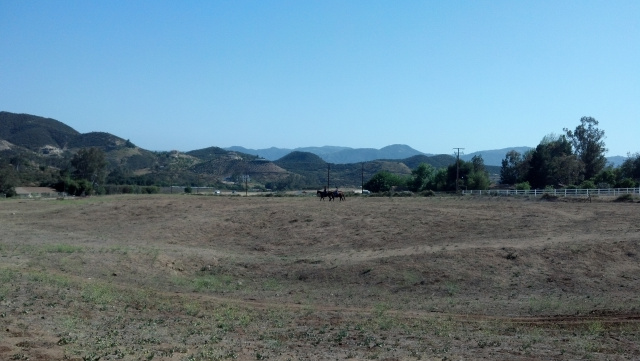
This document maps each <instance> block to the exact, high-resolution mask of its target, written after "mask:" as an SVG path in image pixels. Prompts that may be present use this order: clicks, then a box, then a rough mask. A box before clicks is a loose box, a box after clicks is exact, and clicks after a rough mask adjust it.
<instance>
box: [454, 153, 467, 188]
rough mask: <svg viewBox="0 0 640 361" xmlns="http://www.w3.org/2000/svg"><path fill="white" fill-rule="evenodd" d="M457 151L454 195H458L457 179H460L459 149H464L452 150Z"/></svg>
mask: <svg viewBox="0 0 640 361" xmlns="http://www.w3.org/2000/svg"><path fill="white" fill-rule="evenodd" d="M453 149H455V150H457V156H456V194H458V179H459V178H460V149H462V150H464V148H453Z"/></svg>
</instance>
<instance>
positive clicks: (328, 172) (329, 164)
mask: <svg viewBox="0 0 640 361" xmlns="http://www.w3.org/2000/svg"><path fill="white" fill-rule="evenodd" d="M330 172H331V163H327V188H328V189H331V182H330V180H331V176H330Z"/></svg>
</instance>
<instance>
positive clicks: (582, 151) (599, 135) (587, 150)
mask: <svg viewBox="0 0 640 361" xmlns="http://www.w3.org/2000/svg"><path fill="white" fill-rule="evenodd" d="M563 130H564V131H565V133H566V134H567V138H568V139H569V141H570V142H571V145H572V146H573V149H574V152H575V154H576V156H577V157H578V159H580V160H581V161H582V163H584V178H585V179H591V178H593V177H594V176H595V175H596V174H598V173H599V172H600V171H601V170H603V169H604V167H605V166H606V165H607V159H606V158H605V156H604V155H605V153H606V152H607V148H605V144H604V138H605V136H604V130H601V129H598V121H597V120H595V119H594V118H592V117H582V118H580V125H578V126H577V127H576V129H575V130H573V131H572V130H569V129H567V128H564V129H563Z"/></svg>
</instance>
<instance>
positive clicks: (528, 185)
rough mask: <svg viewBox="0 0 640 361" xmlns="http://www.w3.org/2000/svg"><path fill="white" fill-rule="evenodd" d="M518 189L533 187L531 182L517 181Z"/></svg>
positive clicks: (524, 189) (526, 189)
mask: <svg viewBox="0 0 640 361" xmlns="http://www.w3.org/2000/svg"><path fill="white" fill-rule="evenodd" d="M516 189H517V190H519V191H528V190H530V189H531V184H529V182H522V183H516Z"/></svg>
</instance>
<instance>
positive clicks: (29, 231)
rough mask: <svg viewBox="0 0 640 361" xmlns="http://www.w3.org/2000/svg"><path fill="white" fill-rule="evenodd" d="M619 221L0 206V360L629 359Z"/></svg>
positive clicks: (274, 202)
mask: <svg viewBox="0 0 640 361" xmlns="http://www.w3.org/2000/svg"><path fill="white" fill-rule="evenodd" d="M636 213H637V212H636V209H635V207H634V206H633V204H630V205H629V207H627V206H625V207H620V206H616V205H615V204H614V203H613V202H611V201H610V200H603V199H598V200H597V201H595V202H593V203H569V202H530V201H528V200H527V199H518V200H516V199H505V198H497V199H496V198H479V197H478V198H473V197H472V198H466V197H464V198H460V197H427V198H425V197H407V198H393V199H389V198H386V197H359V198H355V197H354V198H352V199H349V200H348V201H347V202H343V203H335V204H334V203H328V202H319V201H317V199H315V198H312V199H310V198H304V197H279V198H265V197H248V198H245V197H238V198H236V197H180V196H169V195H166V196H153V197H150V196H143V195H138V196H131V195H128V196H119V197H100V198H87V199H85V200H81V201H73V202H70V201H67V202H54V201H52V202H36V201H26V202H25V201H9V200H8V201H4V202H1V203H0V222H2V224H3V235H2V238H1V242H0V317H1V319H2V320H3V330H1V331H0V332H1V333H2V334H1V336H2V337H0V358H2V359H11V358H12V357H16V358H18V359H38V358H47V357H48V358H49V359H71V360H83V359H94V360H96V359H124V360H140V359H175V360H216V359H234V358H237V359H336V358H337V359H347V358H349V357H350V358H356V359H402V360H418V359H429V358H444V357H446V358H451V359H457V358H465V359H467V358H468V359H473V358H483V357H484V358H490V359H497V360H500V359H502V360H511V359H517V358H522V357H526V358H536V359H537V358H550V359H582V358H585V357H587V356H588V357H590V358H592V359H618V358H619V359H634V358H638V357H640V354H639V353H638V350H637V349H636V348H635V347H632V346H631V345H634V344H635V343H637V342H638V340H640V324H639V323H638V322H637V310H636V308H637V296H636V295H637V292H638V291H640V283H639V282H638V280H637V279H636V278H635V277H634V276H633V275H634V274H636V273H637V271H638V266H637V256H636V255H638V254H640V248H639V247H640V246H639V245H638V244H637V242H634V241H633V238H632V237H630V235H632V234H634V233H633V232H632V231H633V230H634V229H635V227H636V226H635V225H636V223H637V222H636V218H637V217H636ZM55 214H64V215H65V222H64V224H63V225H61V224H60V222H59V221H58V220H57V219H55V218H54V217H49V216H47V215H55ZM505 214H506V215H507V216H505ZM123 220H126V222H123ZM614 220H615V222H614ZM576 224H585V225H588V226H586V227H584V228H576V227H575V225H576ZM612 225H613V226H612ZM34 229H37V230H38V231H37V232H33V230H34ZM436 229H437V230H438V231H437V232H435V231H433V230H436ZM336 235H339V237H336ZM621 285H623V286H624V287H622V286H621ZM43 340H45V341H43Z"/></svg>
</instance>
